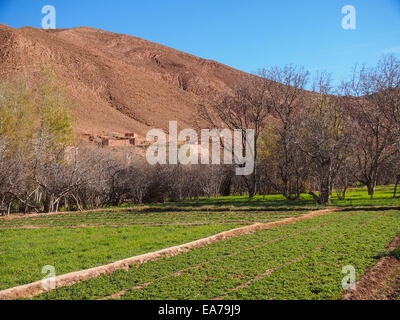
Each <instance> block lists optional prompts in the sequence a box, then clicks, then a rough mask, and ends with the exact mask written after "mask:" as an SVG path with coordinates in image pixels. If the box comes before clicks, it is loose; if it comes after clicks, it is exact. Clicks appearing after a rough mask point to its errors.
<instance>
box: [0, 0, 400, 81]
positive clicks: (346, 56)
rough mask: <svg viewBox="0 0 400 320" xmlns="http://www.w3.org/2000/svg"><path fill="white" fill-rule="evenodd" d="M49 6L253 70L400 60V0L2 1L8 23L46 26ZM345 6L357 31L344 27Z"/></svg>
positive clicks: (82, 20)
mask: <svg viewBox="0 0 400 320" xmlns="http://www.w3.org/2000/svg"><path fill="white" fill-rule="evenodd" d="M47 4H49V5H53V6H54V7H55V8H56V24H57V28H69V27H77V26H90V27H95V28H100V29H105V30H108V31H113V32H118V33H125V34H130V35H134V36H137V37H141V38H144V39H147V40H150V41H154V42H157V43H161V44H164V45H167V46H170V47H173V48H176V49H178V50H182V51H185V52H188V53H192V54H194V55H197V56H200V57H203V58H208V59H213V60H217V61H219V62H222V63H224V64H227V65H229V66H232V67H234V68H237V69H240V70H244V71H247V72H255V71H256V70H257V69H258V68H261V67H269V66H283V65H285V64H288V63H294V64H298V65H302V66H304V67H305V68H307V69H309V70H310V71H311V72H316V70H324V71H328V72H331V73H332V74H333V77H334V78H335V79H336V80H341V79H342V78H345V77H347V76H348V75H349V73H350V71H351V68H352V66H353V65H354V64H355V63H359V64H362V63H366V64H368V65H374V64H375V63H376V62H377V61H378V59H379V58H380V57H381V55H382V54H383V53H393V54H395V55H396V56H398V57H400V0H346V1H341V0H279V1H272V0H248V1H244V0H241V1H239V0H213V1H210V0H201V1H200V0H153V1H143V0H141V1H137V0H130V1H129V0H114V1H103V0H97V1H95V0H80V1H76V0H68V1H66V0H63V1H61V0H46V1H41V0H29V1H28V0H0V22H1V23H4V24H7V25H10V26H12V27H16V28H18V27H22V26H33V27H37V28H40V27H41V20H42V18H43V14H42V13H41V9H42V7H43V6H44V5H47ZM344 5H353V6H354V7H355V9H356V19H357V20H356V30H344V29H343V28H342V26H341V20H342V18H343V17H344V15H343V14H342V13H341V9H342V7H343V6H344Z"/></svg>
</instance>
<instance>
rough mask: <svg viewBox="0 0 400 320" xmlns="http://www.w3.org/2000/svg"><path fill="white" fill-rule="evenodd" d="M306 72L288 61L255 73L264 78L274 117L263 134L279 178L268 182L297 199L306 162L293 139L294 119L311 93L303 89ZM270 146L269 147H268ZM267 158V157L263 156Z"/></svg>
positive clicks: (302, 182) (306, 168) (302, 181)
mask: <svg viewBox="0 0 400 320" xmlns="http://www.w3.org/2000/svg"><path fill="white" fill-rule="evenodd" d="M308 75H309V73H308V72H307V71H305V70H304V69H302V68H299V67H296V66H293V65H288V66H285V67H283V68H278V67H273V68H270V69H268V70H266V69H263V70H261V71H260V72H259V76H260V77H262V78H263V79H266V80H269V81H265V83H266V91H267V93H268V97H269V104H270V106H271V109H272V115H273V116H274V118H275V121H271V125H270V126H271V128H270V130H269V133H270V134H268V135H266V136H265V139H266V140H272V142H273V143H271V142H270V141H266V144H264V146H265V147H270V148H271V150H268V151H267V150H266V151H267V152H269V154H270V155H271V157H269V159H268V160H270V161H272V162H273V163H274V164H275V165H274V166H273V167H274V168H273V170H274V171H275V172H276V173H277V174H278V175H279V178H280V179H279V180H280V181H279V182H275V183H274V182H273V181H274V179H270V183H272V184H273V185H274V186H275V189H276V190H279V191H280V192H281V193H282V194H283V195H284V196H285V197H286V198H287V199H298V198H299V197H300V192H301V187H302V185H303V184H304V179H305V177H306V176H307V172H306V171H307V170H308V166H307V165H306V163H305V161H304V156H302V154H301V152H300V151H299V149H298V148H297V146H296V145H295V144H294V142H293V137H295V134H294V133H293V129H294V123H295V119H296V117H297V116H298V114H299V112H300V111H301V110H302V109H304V107H305V104H306V103H307V102H308V101H310V99H311V94H310V93H309V92H306V91H304V89H305V86H306V85H307V82H308ZM272 149H273V150H272ZM264 160H267V159H264Z"/></svg>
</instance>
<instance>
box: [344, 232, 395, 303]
mask: <svg viewBox="0 0 400 320" xmlns="http://www.w3.org/2000/svg"><path fill="white" fill-rule="evenodd" d="M395 248H400V233H399V234H398V235H397V236H396V237H395V238H394V239H393V240H392V241H391V242H390V244H389V245H388V246H387V249H388V250H393V249H395ZM343 299H344V300H399V299H400V261H399V260H397V259H396V258H395V257H392V256H385V257H382V258H380V259H379V260H378V262H377V263H376V264H375V265H373V266H372V267H371V268H369V269H368V270H367V271H366V272H365V274H364V275H363V276H362V277H361V279H360V280H358V281H357V282H356V289H355V290H351V289H349V290H346V291H344V292H343Z"/></svg>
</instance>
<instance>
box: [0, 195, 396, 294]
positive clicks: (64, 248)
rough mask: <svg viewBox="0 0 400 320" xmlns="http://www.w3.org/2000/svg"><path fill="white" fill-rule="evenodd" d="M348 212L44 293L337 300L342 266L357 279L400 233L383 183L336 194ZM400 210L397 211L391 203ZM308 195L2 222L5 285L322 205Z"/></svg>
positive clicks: (0, 260) (0, 261)
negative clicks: (47, 268)
mask: <svg viewBox="0 0 400 320" xmlns="http://www.w3.org/2000/svg"><path fill="white" fill-rule="evenodd" d="M332 206H336V207H343V209H344V210H343V211H339V212H335V213H330V214H327V215H323V216H319V217H315V218H313V219H309V220H303V221H299V222H297V223H294V224H289V225H284V226H280V227H274V228H271V229H268V230H264V231H259V232H256V233H254V234H250V235H243V236H238V237H234V238H230V239H227V240H224V241H220V242H216V243H213V244H210V245H207V246H205V247H201V248H197V249H194V250H191V251H188V252H185V253H181V254H179V255H177V256H174V257H170V258H163V259H160V260H157V261H150V262H147V263H144V264H142V265H140V266H138V267H136V266H133V267H131V268H130V269H129V270H128V271H123V270H118V271H115V272H114V273H112V274H111V275H110V276H106V275H103V276H100V277H99V278H94V279H90V280H86V281H82V282H80V283H77V284H75V285H73V286H71V287H65V288H58V289H56V290H53V291H50V292H47V293H45V294H42V295H40V296H38V297H36V298H37V299H102V298H115V299H212V298H219V299H337V298H340V294H341V292H342V286H341V281H342V278H343V277H344V274H343V273H342V268H343V267H344V266H346V265H352V266H354V268H355V270H356V272H357V276H358V277H359V276H361V275H362V274H363V273H364V271H365V269H366V268H367V267H369V266H371V265H372V264H374V263H375V262H376V257H377V256H378V255H379V254H380V253H382V252H383V251H384V250H385V247H386V245H387V244H388V243H389V242H390V241H391V239H393V238H394V236H395V235H396V234H398V233H399V231H400V210H399V208H398V206H399V207H400V198H396V199H394V198H393V197H392V188H391V187H381V188H379V190H378V191H377V193H376V197H375V199H374V200H370V199H369V197H368V196H367V194H366V191H365V190H364V189H362V188H360V189H353V190H351V192H349V193H348V199H347V200H345V201H339V200H337V199H335V198H334V199H333V202H332ZM390 207H391V208H390ZM318 208H319V207H318V206H316V205H315V203H314V202H313V201H312V199H309V198H308V195H302V199H301V200H300V201H296V202H294V201H286V200H285V199H283V197H282V196H278V195H270V196H265V197H263V196H258V197H256V198H255V199H252V200H251V201H249V200H248V198H246V197H224V198H219V199H201V200H199V201H197V202H194V201H187V202H183V203H167V204H157V205H147V206H131V205H126V206H124V207H122V208H110V209H106V210H99V211H92V212H84V213H62V214H57V215H44V216H31V217H14V218H13V219H4V218H2V219H0V235H1V239H2V241H1V243H0V289H5V288H9V287H13V286H17V285H21V284H25V283H29V282H33V281H35V280H40V279H42V278H43V277H44V275H43V274H42V273H41V270H42V267H43V266H44V265H53V266H55V268H56V272H57V274H64V273H67V272H71V271H77V270H81V269H86V268H90V267H94V266H98V265H102V264H106V263H110V262H113V261H116V260H119V259H123V258H128V257H131V256H134V255H138V254H142V253H147V252H152V251H155V250H158V249H162V248H167V247H170V246H173V245H177V244H182V243H186V242H189V241H192V240H195V239H199V238H202V237H206V236H209V235H212V234H215V233H218V232H221V231H224V230H229V229H231V228H235V227H238V226H244V225H249V224H253V223H255V222H271V221H277V220H282V219H284V218H287V217H297V216H300V215H302V214H304V213H306V212H309V211H311V210H315V209H318Z"/></svg>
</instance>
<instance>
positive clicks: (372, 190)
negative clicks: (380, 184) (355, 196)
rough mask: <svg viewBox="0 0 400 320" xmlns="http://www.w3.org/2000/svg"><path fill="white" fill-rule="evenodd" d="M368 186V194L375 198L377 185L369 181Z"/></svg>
mask: <svg viewBox="0 0 400 320" xmlns="http://www.w3.org/2000/svg"><path fill="white" fill-rule="evenodd" d="M367 188H368V195H369V196H371V199H373V198H374V193H375V186H374V183H373V182H369V183H368V184H367Z"/></svg>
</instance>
